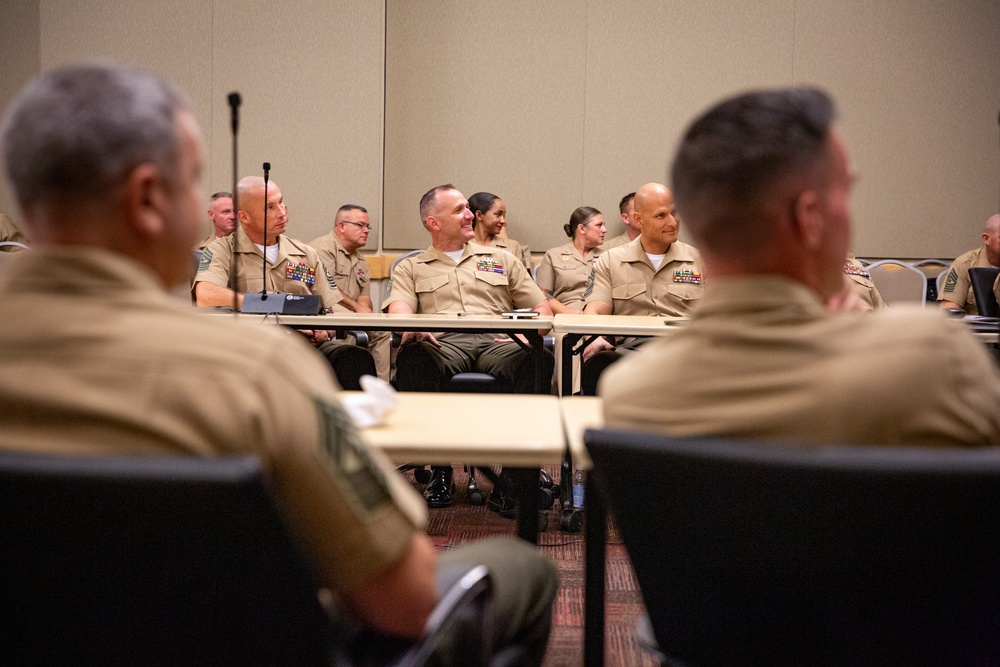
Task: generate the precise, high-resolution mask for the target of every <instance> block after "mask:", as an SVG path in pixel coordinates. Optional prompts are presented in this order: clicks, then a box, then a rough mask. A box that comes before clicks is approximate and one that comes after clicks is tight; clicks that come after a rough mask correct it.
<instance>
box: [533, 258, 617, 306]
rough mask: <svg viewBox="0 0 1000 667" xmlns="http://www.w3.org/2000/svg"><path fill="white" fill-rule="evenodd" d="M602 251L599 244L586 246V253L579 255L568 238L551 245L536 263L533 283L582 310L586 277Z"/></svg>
mask: <svg viewBox="0 0 1000 667" xmlns="http://www.w3.org/2000/svg"><path fill="white" fill-rule="evenodd" d="M603 252H604V250H603V249H602V247H601V246H598V247H597V248H594V249H593V250H590V251H589V252H588V253H587V256H586V257H581V256H580V252H579V251H578V250H577V249H576V246H574V245H573V243H572V241H571V242H569V243H567V244H565V245H561V246H559V247H558V248H552V249H551V250H549V251H548V252H546V253H545V256H544V257H542V261H541V263H540V264H539V265H538V273H536V274H535V283H536V284H537V285H538V286H539V287H540V288H542V291H543V292H545V293H546V294H549V295H551V296H552V298H554V299H556V300H557V301H559V303H561V304H562V305H564V306H566V307H567V308H572V309H574V310H583V292H584V290H585V289H586V288H587V280H588V279H589V278H590V272H591V271H592V270H593V269H594V264H595V262H597V258H598V257H600V256H601V254H602V253H603Z"/></svg>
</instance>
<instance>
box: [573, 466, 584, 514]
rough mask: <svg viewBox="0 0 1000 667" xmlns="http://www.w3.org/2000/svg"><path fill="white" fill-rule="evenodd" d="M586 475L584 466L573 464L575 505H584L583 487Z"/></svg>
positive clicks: (575, 506)
mask: <svg viewBox="0 0 1000 667" xmlns="http://www.w3.org/2000/svg"><path fill="white" fill-rule="evenodd" d="M584 483H585V476H584V472H583V468H579V467H577V466H573V507H574V508H580V507H583V488H584Z"/></svg>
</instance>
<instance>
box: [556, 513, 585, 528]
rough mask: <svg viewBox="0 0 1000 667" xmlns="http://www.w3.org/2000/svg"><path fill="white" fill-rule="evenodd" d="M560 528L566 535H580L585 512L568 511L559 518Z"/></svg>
mask: <svg viewBox="0 0 1000 667" xmlns="http://www.w3.org/2000/svg"><path fill="white" fill-rule="evenodd" d="M559 528H560V530H562V531H563V532H564V533H579V532H580V531H581V530H583V512H582V511H581V510H579V509H568V510H565V511H564V512H563V513H562V516H561V517H560V518H559Z"/></svg>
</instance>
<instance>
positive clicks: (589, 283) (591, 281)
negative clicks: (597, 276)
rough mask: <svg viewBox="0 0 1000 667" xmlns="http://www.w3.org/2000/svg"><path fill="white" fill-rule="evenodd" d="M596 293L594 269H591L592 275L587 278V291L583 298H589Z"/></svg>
mask: <svg viewBox="0 0 1000 667" xmlns="http://www.w3.org/2000/svg"><path fill="white" fill-rule="evenodd" d="M593 293H594V267H590V275H589V276H587V289H585V290H584V291H583V298H585V299H586V298H587V297H588V296H590V295H591V294H593Z"/></svg>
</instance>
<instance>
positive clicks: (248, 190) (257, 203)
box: [193, 176, 377, 390]
mask: <svg viewBox="0 0 1000 667" xmlns="http://www.w3.org/2000/svg"><path fill="white" fill-rule="evenodd" d="M265 189H266V191H267V207H268V215H267V242H266V246H267V252H268V257H267V261H266V263H265V258H264V250H263V248H264V246H265V241H264V213H263V211H264V198H265V195H264V193H265ZM237 190H238V192H237V197H238V201H239V211H238V212H237V217H238V218H239V220H240V225H239V228H238V229H237V230H236V232H235V233H233V234H231V235H230V236H226V237H224V238H221V239H216V240H215V241H213V242H212V243H210V244H208V246H207V247H206V248H205V249H204V250H203V251H202V255H201V261H200V262H199V264H198V272H197V273H196V274H195V277H194V287H193V291H194V295H195V300H196V303H197V305H199V306H232V304H233V299H234V294H233V291H234V290H235V292H236V294H235V299H236V302H237V303H238V304H239V306H240V307H242V306H243V295H244V294H246V293H250V292H260V291H261V290H262V289H264V287H265V284H264V283H265V276H266V282H267V284H266V288H267V291H268V292H269V293H272V292H274V293H277V292H280V293H284V294H318V295H319V296H321V297H322V298H323V306H324V309H325V310H326V311H327V312H331V311H335V310H339V311H341V312H343V311H346V310H348V308H347V306H346V305H345V304H344V303H342V302H343V300H344V295H343V294H342V293H341V292H340V290H339V289H338V288H337V284H336V283H335V282H334V280H333V277H332V276H331V275H330V274H329V272H328V271H327V270H326V267H325V266H323V263H322V262H321V261H320V259H319V253H317V252H316V250H314V249H313V248H311V247H309V246H307V245H306V244H305V243H302V242H301V241H296V240H294V239H292V238H289V237H288V236H286V235H285V234H284V232H285V229H286V228H287V226H288V210H287V208H286V207H285V203H284V199H283V198H282V196H281V189H280V188H279V187H278V185H277V184H276V183H273V182H271V183H267V184H266V188H265V183H264V179H263V178H261V177H259V176H247V177H246V178H243V179H242V180H241V181H240V182H239V183H238V184H237ZM265 266H266V268H267V271H266V273H265V271H264V269H265ZM299 333H301V334H303V335H304V336H306V337H307V338H309V340H310V341H311V342H312V344H313V345H314V346H316V347H317V349H318V350H319V351H320V352H321V353H322V354H323V355H324V356H325V357H326V359H327V361H328V362H329V363H330V366H331V367H332V368H333V371H334V373H335V374H336V375H337V380H338V381H339V382H340V384H341V386H343V387H344V388H345V389H353V390H358V389H361V383H360V379H361V376H363V375H376V373H377V369H376V368H375V360H374V359H373V358H372V356H371V354H370V353H369V352H368V350H365V349H363V348H360V347H357V346H356V345H352V344H350V343H347V342H345V341H343V340H337V339H336V338H334V337H333V334H332V333H331V332H330V331H326V330H322V329H318V330H315V331H311V330H307V331H300V332H299Z"/></svg>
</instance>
